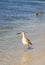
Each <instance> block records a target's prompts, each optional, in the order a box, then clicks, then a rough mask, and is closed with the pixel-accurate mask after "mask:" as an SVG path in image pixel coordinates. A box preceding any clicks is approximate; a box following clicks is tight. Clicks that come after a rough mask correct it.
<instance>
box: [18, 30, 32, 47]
mask: <svg viewBox="0 0 45 65" xmlns="http://www.w3.org/2000/svg"><path fill="white" fill-rule="evenodd" d="M17 34H22V43H23V45H27V46H28V48H29V46H30V45H32V43H31V41H30V40H29V39H28V38H27V37H26V35H25V32H23V31H22V32H19V33H17Z"/></svg>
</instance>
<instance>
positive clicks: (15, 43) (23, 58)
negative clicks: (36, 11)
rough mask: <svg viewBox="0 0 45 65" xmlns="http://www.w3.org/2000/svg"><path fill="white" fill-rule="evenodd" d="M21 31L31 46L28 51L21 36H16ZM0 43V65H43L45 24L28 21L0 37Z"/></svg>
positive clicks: (44, 63) (44, 62)
mask: <svg viewBox="0 0 45 65" xmlns="http://www.w3.org/2000/svg"><path fill="white" fill-rule="evenodd" d="M34 21H35V20H34ZM27 24H28V25H27ZM21 30H25V31H26V34H27V36H28V38H29V39H30V40H31V42H32V44H33V45H32V46H31V48H30V49H27V47H26V46H25V48H24V46H23V44H22V42H21V35H16V34H17V32H19V31H21ZM0 43H1V44H0V65H45V23H30V21H28V22H27V23H26V24H24V25H22V26H21V27H19V28H14V30H12V31H11V32H8V33H7V34H6V35H5V36H3V37H0Z"/></svg>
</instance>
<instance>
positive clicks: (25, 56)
mask: <svg viewBox="0 0 45 65" xmlns="http://www.w3.org/2000/svg"><path fill="white" fill-rule="evenodd" d="M31 58H32V52H30V51H27V52H25V53H24V54H23V56H22V58H21V65H28V62H31Z"/></svg>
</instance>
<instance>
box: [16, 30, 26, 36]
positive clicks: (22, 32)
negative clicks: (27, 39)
mask: <svg viewBox="0 0 45 65" xmlns="http://www.w3.org/2000/svg"><path fill="white" fill-rule="evenodd" d="M17 34H22V35H23V34H25V32H24V31H21V32H19V33H17Z"/></svg>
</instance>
